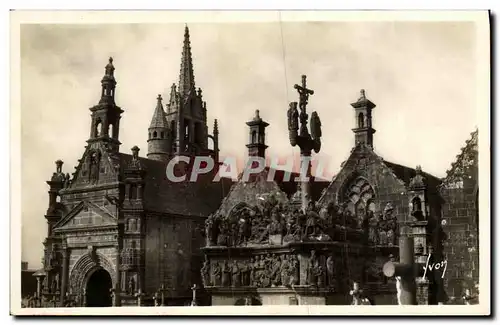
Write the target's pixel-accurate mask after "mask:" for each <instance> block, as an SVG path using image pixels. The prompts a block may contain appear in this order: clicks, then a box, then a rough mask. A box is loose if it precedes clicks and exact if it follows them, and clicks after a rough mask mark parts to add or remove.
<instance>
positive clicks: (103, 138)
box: [87, 57, 123, 152]
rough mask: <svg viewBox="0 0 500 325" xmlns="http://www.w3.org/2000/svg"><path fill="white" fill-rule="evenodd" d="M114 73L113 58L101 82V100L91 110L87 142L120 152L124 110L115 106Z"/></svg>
mask: <svg viewBox="0 0 500 325" xmlns="http://www.w3.org/2000/svg"><path fill="white" fill-rule="evenodd" d="M114 72H115V67H114V66H113V58H111V57H110V58H109V62H108V64H107V65H106V67H105V73H104V77H102V80H101V99H100V100H99V103H98V104H97V105H95V106H94V107H92V108H90V111H91V112H92V123H91V128H90V138H89V140H87V142H88V143H89V144H90V145H91V144H92V143H96V142H102V143H104V144H105V145H106V146H107V148H108V150H110V151H112V152H118V151H119V148H120V144H121V143H120V141H119V140H118V134H119V130H120V118H121V114H122V113H123V110H122V109H121V108H120V107H118V106H117V105H116V104H115V91H116V80H115V76H114Z"/></svg>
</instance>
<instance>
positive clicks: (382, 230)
mask: <svg viewBox="0 0 500 325" xmlns="http://www.w3.org/2000/svg"><path fill="white" fill-rule="evenodd" d="M379 245H380V246H386V245H387V232H386V231H385V227H383V226H382V227H380V228H379Z"/></svg>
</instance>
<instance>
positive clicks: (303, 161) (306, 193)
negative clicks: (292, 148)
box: [300, 150, 312, 212]
mask: <svg viewBox="0 0 500 325" xmlns="http://www.w3.org/2000/svg"><path fill="white" fill-rule="evenodd" d="M300 177H301V178H303V179H301V181H300V192H301V199H302V200H301V202H302V211H304V212H305V211H306V210H307V207H308V205H309V201H310V200H311V199H312V198H311V180H310V178H311V150H301V152H300Z"/></svg>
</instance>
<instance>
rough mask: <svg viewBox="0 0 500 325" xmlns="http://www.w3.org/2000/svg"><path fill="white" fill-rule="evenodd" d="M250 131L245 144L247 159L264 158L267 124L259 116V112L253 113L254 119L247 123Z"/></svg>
mask: <svg viewBox="0 0 500 325" xmlns="http://www.w3.org/2000/svg"><path fill="white" fill-rule="evenodd" d="M247 125H248V127H249V131H250V138H249V142H248V144H247V148H248V156H249V157H260V158H265V156H266V149H267V145H266V127H268V126H269V123H267V122H265V121H264V120H263V119H262V118H261V117H260V114H259V110H256V111H255V117H254V118H253V119H252V120H251V121H248V122H247Z"/></svg>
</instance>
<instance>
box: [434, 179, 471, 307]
mask: <svg viewBox="0 0 500 325" xmlns="http://www.w3.org/2000/svg"><path fill="white" fill-rule="evenodd" d="M462 185H463V186H460V187H458V188H445V189H443V191H442V193H443V198H444V199H445V201H446V203H445V205H444V209H443V220H445V221H446V225H444V226H443V230H444V231H445V233H446V235H447V237H448V238H447V240H446V241H445V242H444V253H445V258H446V260H447V263H448V266H447V271H446V274H445V283H446V287H447V294H448V296H449V297H450V298H452V297H454V298H458V299H459V300H460V297H462V295H463V294H464V290H465V288H470V289H472V288H473V286H474V282H475V281H479V247H478V207H477V203H478V202H477V195H478V194H477V192H476V190H475V184H474V183H473V182H468V181H466V182H464V183H463V184H462Z"/></svg>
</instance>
